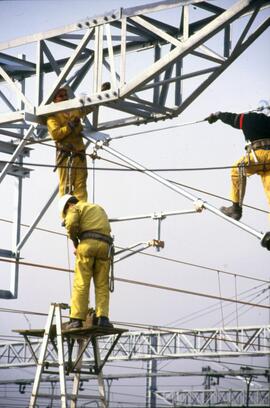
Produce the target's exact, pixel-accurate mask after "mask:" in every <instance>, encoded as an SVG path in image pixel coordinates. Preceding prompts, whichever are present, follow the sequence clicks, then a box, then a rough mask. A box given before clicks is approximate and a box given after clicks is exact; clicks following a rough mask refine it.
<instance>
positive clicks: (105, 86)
mask: <svg viewBox="0 0 270 408" xmlns="http://www.w3.org/2000/svg"><path fill="white" fill-rule="evenodd" d="M109 89H111V84H110V82H103V84H102V85H101V92H104V91H108V90H109Z"/></svg>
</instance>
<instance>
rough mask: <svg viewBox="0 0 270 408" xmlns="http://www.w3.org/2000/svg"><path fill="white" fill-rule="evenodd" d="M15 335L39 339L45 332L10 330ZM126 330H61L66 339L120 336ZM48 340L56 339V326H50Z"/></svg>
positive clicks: (84, 328)
mask: <svg viewBox="0 0 270 408" xmlns="http://www.w3.org/2000/svg"><path fill="white" fill-rule="evenodd" d="M12 331H13V332H15V333H19V334H21V335H22V336H27V337H40V338H42V337H43V336H44V333H45V330H44V329H17V330H12ZM127 331H128V330H124V329H119V328H116V327H99V326H92V327H80V328H78V329H70V330H64V328H63V329H62V335H63V337H66V338H85V337H101V336H110V335H113V334H117V335H119V334H120V335H121V334H123V333H125V332H127ZM49 337H50V338H54V337H56V325H55V324H54V325H52V327H51V330H50V335H49Z"/></svg>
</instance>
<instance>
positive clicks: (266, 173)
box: [208, 112, 270, 220]
mask: <svg viewBox="0 0 270 408" xmlns="http://www.w3.org/2000/svg"><path fill="white" fill-rule="evenodd" d="M218 119H220V120H221V121H222V122H224V123H226V124H227V125H230V126H232V127H234V128H236V129H242V131H243V133H244V136H245V139H246V142H247V145H246V154H245V155H244V156H243V157H241V158H240V159H239V160H238V161H237V162H236V163H235V164H234V167H233V168H232V171H231V182H232V184H231V201H232V206H230V207H221V208H220V210H221V211H222V212H223V213H224V214H225V215H227V216H228V217H231V218H233V219H235V220H240V218H241V217H242V203H243V199H244V195H245V190H246V178H247V177H248V176H251V175H253V174H258V175H260V176H261V180H262V183H263V187H264V190H265V193H266V197H267V200H268V203H269V205H270V117H269V116H267V115H265V114H263V113H260V114H259V113H255V112H248V113H241V114H236V113H229V112H217V113H212V114H211V115H210V116H209V117H208V122H209V123H214V122H216V121H217V120H218Z"/></svg>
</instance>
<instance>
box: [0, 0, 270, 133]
mask: <svg viewBox="0 0 270 408" xmlns="http://www.w3.org/2000/svg"><path fill="white" fill-rule="evenodd" d="M269 3H270V1H268V0H259V1H256V2H254V1H252V0H240V1H238V2H236V3H235V4H234V5H233V6H231V7H230V8H228V9H227V10H225V9H222V8H221V7H218V6H215V5H212V4H211V3H207V2H200V1H198V0H193V1H180V0H175V1H170V0H167V1H162V2H156V3H152V4H149V5H145V6H140V7H133V8H129V9H121V10H118V11H115V10H113V11H112V12H110V13H107V14H106V15H105V16H100V17H95V18H93V19H86V20H85V21H80V22H78V23H74V24H70V25H67V26H65V27H62V28H59V29H54V30H50V31H48V32H45V33H38V34H34V35H32V36H27V37H22V38H18V39H15V40H11V41H8V42H6V43H0V50H1V51H2V52H1V53H0V62H1V67H0V68H1V69H0V77H2V81H5V82H6V84H7V85H8V87H9V88H10V89H11V91H12V92H15V94H17V95H18V96H19V97H20V98H21V99H22V100H23V101H24V103H25V104H26V105H27V106H28V113H31V114H34V115H33V116H32V121H34V122H38V123H41V122H42V117H44V116H46V115H48V114H50V113H54V112H56V111H58V110H59V111H61V110H66V109H73V108H80V107H81V103H80V101H79V98H77V99H76V98H75V100H74V101H72V103H67V104H69V106H66V105H65V103H63V104H57V108H56V107H55V106H54V104H52V103H50V102H51V99H52V97H53V95H54V93H55V91H56V90H57V88H58V87H59V86H61V84H64V83H71V82H74V81H77V79H78V78H80V82H82V84H83V81H84V79H87V78H88V79H89V75H92V76H93V81H94V82H93V88H92V92H90V93H89V94H88V95H87V98H86V103H85V106H90V105H91V104H94V105H101V106H102V105H106V106H107V107H108V108H111V109H114V108H116V109H118V110H120V111H121V112H122V113H128V114H129V116H128V117H124V119H123V118H119V120H118V121H116V122H117V124H116V126H127V125H129V124H132V123H136V121H138V120H139V121H140V120H142V121H143V123H148V122H151V121H154V120H155V121H156V120H163V119H167V118H170V117H171V112H168V109H171V110H172V111H173V113H172V114H173V116H177V115H179V114H180V113H181V112H183V110H184V109H186V108H187V106H188V105H189V104H190V103H191V102H192V101H193V100H194V99H196V98H197V97H198V96H199V94H200V93H201V92H202V91H203V90H204V89H206V87H207V86H208V85H209V84H210V83H211V82H213V81H214V80H215V79H216V78H217V77H218V76H219V75H220V74H221V73H222V72H223V71H224V70H225V69H226V68H227V67H228V66H229V65H230V64H231V63H232V62H233V61H234V60H235V59H236V58H237V57H239V55H240V54H241V53H242V52H243V51H244V50H245V49H246V48H247V47H248V46H249V45H250V44H251V43H252V42H253V41H254V40H255V39H256V38H257V37H258V36H259V35H260V34H261V33H262V32H263V31H264V30H266V29H267V28H268V27H269V25H270V19H268V20H266V22H265V23H263V24H262V25H261V26H260V27H259V28H258V27H256V28H254V32H253V33H251V34H249V32H250V30H251V28H252V27H253V26H254V22H255V19H256V17H257V15H258V14H259V12H260V10H261V9H262V8H263V7H264V6H265V5H268V4H269ZM193 4H196V5H197V4H198V7H199V8H204V9H205V10H206V12H208V13H209V16H208V17H206V18H204V19H196V15H195V19H193V21H192V22H190V12H191V11H190V7H191V6H192V5H193ZM170 8H176V9H177V10H176V12H177V13H179V24H178V25H177V26H172V25H171V24H168V23H166V22H164V19H160V21H159V20H157V19H156V18H152V17H149V14H151V13H155V12H156V11H157V10H158V11H159V12H161V14H162V12H164V13H165V12H166V11H167V10H168V9H170ZM192 12H193V13H195V12H194V11H193V10H192ZM132 13H133V14H132ZM247 13H251V17H250V19H249V21H248V23H247V24H246V26H245V27H244V29H243V31H242V34H241V35H240V37H239V39H238V40H237V42H236V44H235V46H234V47H232V50H230V44H231V38H230V35H229V33H230V26H231V24H232V23H233V22H235V21H237V20H238V19H239V18H240V17H242V16H243V15H246V14H247ZM194 20H195V21H194ZM223 31H224V49H223V55H221V53H220V50H214V49H209V48H207V47H206V46H205V45H204V43H205V42H206V41H208V40H209V39H210V38H213V37H214V36H215V35H216V34H218V33H220V32H223ZM103 33H104V35H103ZM129 33H132V34H133V36H132V37H130V36H129V35H128V34H129ZM55 43H57V45H58V46H59V47H61V48H62V51H63V53H64V54H66V55H67V56H66V57H64V58H61V59H57V57H55V56H54V55H53V51H52V49H51V48H50V45H51V44H55ZM219 43H220V41H219ZM28 44H33V46H35V47H36V48H37V49H38V52H37V53H36V54H37V60H36V61H35V62H32V61H27V60H24V61H23V60H21V59H19V58H16V57H14V56H13V55H10V54H9V53H8V52H9V49H11V48H14V47H16V48H21V47H24V46H26V45H28ZM168 44H169V45H170V46H171V49H170V50H169V51H168V50H167V49H166V46H168ZM157 47H158V48H159V49H160V51H161V53H160V55H159V56H157ZM149 49H150V50H153V63H151V62H150V61H149V58H148V61H149V62H148V67H147V68H146V69H143V70H141V72H140V71H139V72H138V73H137V74H136V76H135V77H134V78H132V79H129V76H130V75H129V69H130V67H131V65H133V62H132V61H133V59H132V53H130V51H134V50H137V51H141V52H144V51H146V50H149ZM3 51H5V53H4V52H3ZM119 54H120V64H119V65H120V75H118V74H117V72H116V71H115V57H116V56H117V55H119ZM162 54H163V55H162ZM190 55H194V56H195V58H197V61H198V62H199V58H203V59H204V60H205V61H206V60H208V61H209V63H210V64H211V65H210V66H209V67H208V68H205V69H204V70H203V72H200V71H198V72H196V73H193V74H192V73H190V72H185V64H184V58H185V57H186V56H190ZM45 56H46V57H47V59H48V62H44V57H45ZM89 58H90V60H91V63H90V64H89V62H90V60H89ZM179 63H180V65H179ZM82 64H83V66H81V67H80V68H79V70H77V71H76V66H77V65H82ZM84 64H86V65H85V67H84ZM213 64H214V65H213ZM180 66H181V70H179V67H180ZM104 69H105V71H104ZM106 71H109V74H110V80H111V83H112V89H113V92H112V93H107V94H106V95H105V97H104V95H100V93H99V90H100V85H101V82H102V80H103V78H104V76H105V75H106ZM174 71H175V72H176V73H178V75H175V74H174ZM212 71H214V72H213V73H212V74H211V72H212ZM50 72H57V75H58V78H57V80H56V82H55V83H54V84H53V85H49V86H48V85H47V83H46V77H47V75H46V74H48V73H50ZM163 72H164V79H163V81H162V80H160V79H159V76H160V74H161V73H163ZM179 72H180V75H179ZM207 72H208V73H210V75H209V77H208V78H207V80H204V81H203V83H202V84H201V85H199V86H198V87H197V88H196V90H195V91H193V93H192V94H191V95H182V96H181V97H179V91H180V89H181V83H182V82H183V81H184V80H185V78H188V77H190V75H194V77H195V76H196V78H198V76H203V75H207ZM32 75H37V76H38V78H39V79H38V81H37V89H36V94H37V102H35V101H30V100H28V99H26V98H25V96H24V95H23V94H21V92H20V91H19V89H18V87H17V86H16V84H14V80H16V79H18V78H20V79H21V78H27V77H29V76H32ZM41 79H42V80H41ZM157 82H158V83H159V85H158V86H159V87H160V88H159V91H160V96H159V105H160V106H159V107H157V103H156V102H157V100H158V99H157V92H156V86H157ZM146 85H147V87H148V88H150V87H151V86H152V87H153V88H154V89H153V93H152V95H151V93H149V92H148V94H147V95H146V94H145V92H144V91H145V90H146V89H145V86H146ZM87 87H88V88H89V85H87ZM169 89H172V90H174V92H175V100H174V102H177V106H176V107H175V105H174V104H173V105H172V106H166V103H167V98H166V94H167V92H168V90H169ZM45 90H46V91H47V92H46V94H47V97H45V99H44V98H43V102H42V98H41V97H40V95H44V94H45V92H44V91H45ZM135 91H136V92H143V96H142V99H144V100H147V101H148V103H149V104H150V103H152V105H151V108H152V111H151V113H148V112H147V110H146V111H143V110H142V109H141V106H138V107H137V108H136V106H135V107H133V108H134V109H129V105H128V104H129V102H128V101H127V100H126V99H127V98H128V97H129V96H133V97H135V95H134V92H135ZM114 92H116V94H114ZM144 94H145V95H144ZM115 96H116V98H115ZM4 97H5V96H4ZM118 98H121V103H120V102H119V103H118V104H117V105H116V106H114V105H113V104H111V101H112V100H115V99H118ZM33 110H34V112H33ZM26 112H27V111H26ZM95 116H96V117H95V120H94V124H95V128H96V129H97V130H101V129H105V128H107V129H109V128H111V127H114V126H115V124H114V123H113V122H109V121H108V122H106V123H100V122H99V118H98V115H97V114H96V113H95ZM125 119H127V120H125ZM10 120H13V121H15V120H20V118H18V113H17V112H13V114H12V113H6V114H3V115H0V123H2V124H3V123H8V122H10Z"/></svg>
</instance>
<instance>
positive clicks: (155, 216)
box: [151, 212, 166, 220]
mask: <svg viewBox="0 0 270 408" xmlns="http://www.w3.org/2000/svg"><path fill="white" fill-rule="evenodd" d="M151 218H152V219H153V220H164V219H165V218H166V215H164V214H162V212H160V213H156V212H155V213H153V215H152V216H151Z"/></svg>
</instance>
